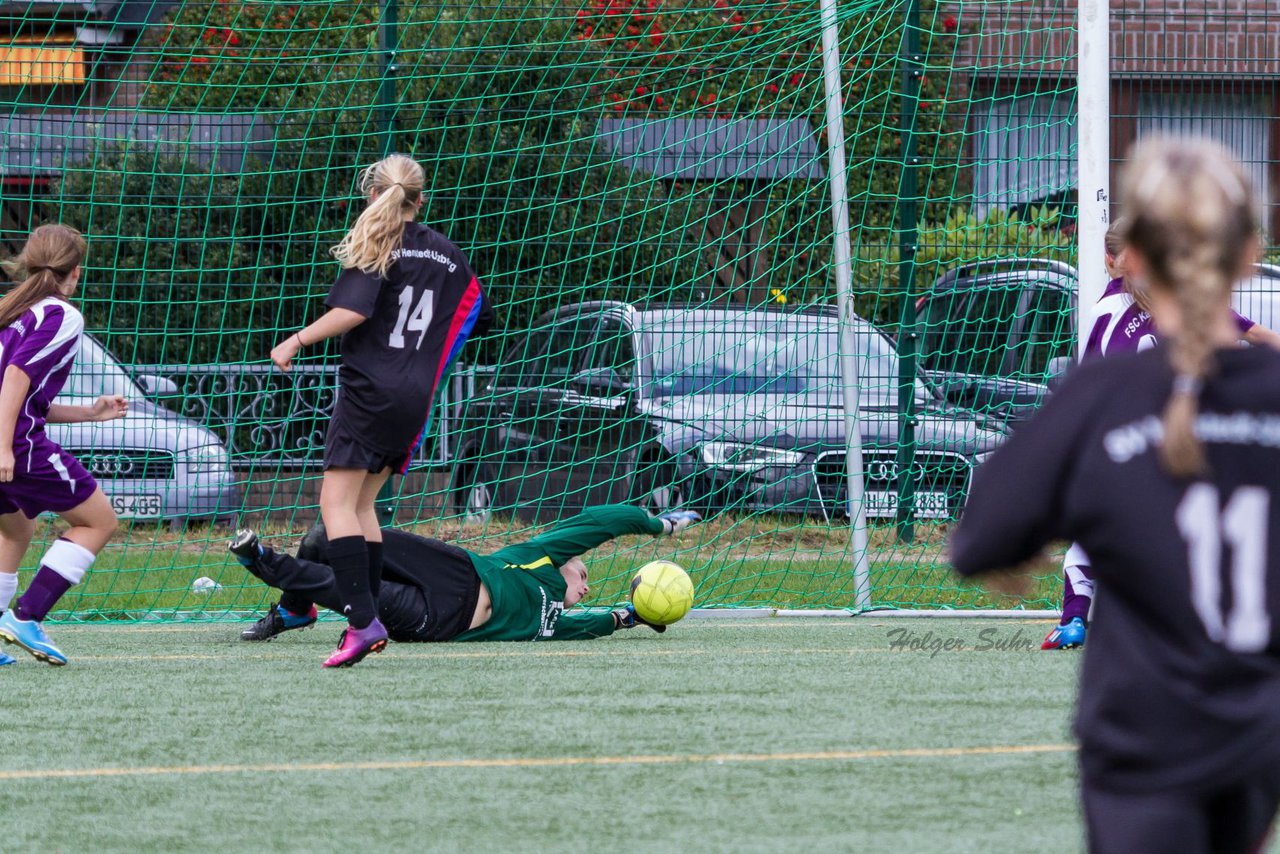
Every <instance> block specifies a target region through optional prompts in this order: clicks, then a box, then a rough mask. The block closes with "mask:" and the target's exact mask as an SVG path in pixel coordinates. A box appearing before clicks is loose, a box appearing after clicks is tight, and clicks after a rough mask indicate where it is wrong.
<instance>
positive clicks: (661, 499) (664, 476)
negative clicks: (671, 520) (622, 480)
mask: <svg viewBox="0 0 1280 854" xmlns="http://www.w3.org/2000/svg"><path fill="white" fill-rule="evenodd" d="M685 499H686V496H685V493H684V487H683V486H682V485H681V484H680V479H679V477H677V476H676V468H675V465H674V464H672V463H671V462H669V461H657V460H647V461H644V462H641V463H640V465H639V466H638V467H637V469H636V474H635V479H634V480H633V481H632V486H631V500H632V503H635V504H639V505H640V506H641V507H643V508H644V509H645V510H648V511H649V512H650V513H653V514H655V515H656V514H658V513H665V512H666V511H668V510H677V509H679V508H680V507H683V506H684V503H685Z"/></svg>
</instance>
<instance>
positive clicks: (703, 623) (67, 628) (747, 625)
mask: <svg viewBox="0 0 1280 854" xmlns="http://www.w3.org/2000/svg"><path fill="white" fill-rule="evenodd" d="M921 619H924V618H921ZM873 620H875V617H873V616H870V615H868V616H864V617H862V618H860V619H859V620H857V621H855V620H853V619H852V618H850V619H848V620H845V619H840V618H833V619H830V620H806V621H804V622H800V621H798V620H796V619H791V618H788V617H764V618H758V619H743V618H740V617H739V618H736V619H732V618H729V617H725V618H724V619H717V618H715V617H704V618H701V619H698V620H696V621H694V622H691V623H689V624H688V625H685V624H683V623H682V624H681V625H680V627H679V628H678V629H677V631H691V630H695V629H708V628H724V627H725V626H732V627H733V628H735V629H794V628H798V627H800V626H803V627H804V629H805V630H806V631H811V630H814V629H829V628H839V629H848V628H850V627H851V626H858V628H859V629H860V630H864V631H865V630H866V629H879V628H896V627H900V626H901V625H902V622H901V620H900V619H899V620H894V621H893V622H872V621H873ZM991 622H992V623H996V624H998V625H1001V626H1015V625H1035V626H1040V625H1045V624H1046V623H1047V622H1051V621H1049V620H1047V619H1046V618H1042V617H1028V618H1025V619H1022V618H1015V619H1002V620H995V619H993V620H992V621H991ZM933 624H936V621H934V623H933ZM240 625H243V624H242V623H238V622H226V623H213V622H209V623H171V624H166V625H145V626H139V625H127V624H126V625H121V624H119V623H99V624H96V625H95V624H89V623H63V624H61V625H57V626H56V630H57V631H58V632H59V633H66V632H70V633H74V632H78V631H85V632H112V633H115V632H120V633H123V634H129V633H144V634H145V633H156V634H160V633H164V632H175V633H184V632H185V633H191V634H196V633H202V632H209V631H212V630H218V629H225V630H226V631H228V632H233V631H234V630H235V628H236V627H237V626H240ZM964 625H973V623H965V624H964ZM330 626H331V627H333V628H335V629H337V628H341V627H342V622H341V621H340V620H327V621H323V622H321V623H319V624H317V627H318V628H322V629H323V628H325V627H330Z"/></svg>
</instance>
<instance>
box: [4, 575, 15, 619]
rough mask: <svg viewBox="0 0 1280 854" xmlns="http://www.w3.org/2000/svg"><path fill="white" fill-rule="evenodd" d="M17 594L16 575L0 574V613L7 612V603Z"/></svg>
mask: <svg viewBox="0 0 1280 854" xmlns="http://www.w3.org/2000/svg"><path fill="white" fill-rule="evenodd" d="M17 592H18V573H16V572H13V573H9V572H0V611H7V610H9V603H10V602H12V601H13V594H15V593H17Z"/></svg>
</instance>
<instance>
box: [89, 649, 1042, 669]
mask: <svg viewBox="0 0 1280 854" xmlns="http://www.w3.org/2000/svg"><path fill="white" fill-rule="evenodd" d="M411 646H416V645H411ZM295 648H296V649H302V648H303V647H300V646H299V647H295ZM307 649H310V647H307ZM968 652H972V653H978V654H987V653H1009V652H1015V653H1017V652H1020V650H1007V649H1000V648H997V647H992V648H990V649H975V648H972V647H971V648H968V649H964V650H957V651H952V652H948V653H947V654H948V655H956V654H958V653H968ZM867 653H892V654H894V655H925V656H929V657H931V658H933V657H936V653H935V652H934V651H933V650H932V649H895V648H890V647H852V646H850V647H826V648H824V647H812V648H786V649H768V648H765V649H744V648H736V649H735V648H725V649H719V648H717V649H700V648H697V647H678V648H675V649H633V650H616V649H615V650H604V649H598V650H586V649H582V650H569V649H566V650H530V649H527V648H523V649H508V650H477V651H474V652H462V651H458V652H454V651H446V650H442V649H440V648H439V647H438V646H437V647H436V648H434V649H425V650H424V649H422V648H421V646H419V647H418V649H412V648H411V649H405V648H404V645H401V646H394V647H392V648H391V651H390V652H389V653H388V654H387V655H385V656H383V657H382V658H380V659H378V661H383V662H385V661H388V660H394V659H405V658H412V659H424V660H430V661H437V660H440V659H450V658H464V659H465V658H470V659H474V658H670V657H694V656H703V655H727V656H734V655H764V656H779V657H781V656H791V655H844V656H853V655H865V654H867ZM273 659H274V660H279V661H286V660H289V659H288V658H287V657H285V656H281V655H271V654H268V653H255V654H252V655H245V654H244V653H237V652H230V651H228V652H226V653H224V654H221V655H215V654H213V653H207V652H193V653H160V654H156V655H152V654H145V653H137V654H128V655H74V656H72V663H73V664H74V663H75V662H78V661H131V662H145V661H270V660H273Z"/></svg>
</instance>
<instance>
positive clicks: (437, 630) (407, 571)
mask: <svg viewBox="0 0 1280 854" xmlns="http://www.w3.org/2000/svg"><path fill="white" fill-rule="evenodd" d="M328 545H329V543H328V540H327V538H326V537H325V535H324V530H323V528H321V527H319V526H317V527H316V528H313V529H312V530H311V531H309V532H308V533H307V535H306V536H305V537H303V540H302V544H301V545H300V546H299V548H298V556H297V557H291V556H289V555H287V554H279V553H277V552H274V551H272V550H271V549H264V550H263V556H262V559H261V560H259V561H257V562H256V563H255V565H254V566H251V567H249V571H250V572H251V573H253V574H254V575H256V576H257V577H258V578H260V579H262V580H263V581H264V582H266V583H267V584H269V585H271V586H272V587H275V588H277V589H278V590H280V591H281V592H282V594H283V595H282V596H281V597H280V604H281V605H282V606H284V607H285V608H287V609H288V610H290V611H292V612H294V613H305V612H306V611H307V610H308V609H309V608H310V605H311V604H312V603H314V604H316V605H319V606H320V607H322V608H328V609H329V610H331V611H336V612H338V613H342V599H341V598H340V597H339V595H338V588H337V582H336V579H335V576H334V574H333V569H332V567H330V566H329V565H328V564H327V563H326V562H325V559H326V557H327V550H328ZM382 547H383V568H382V587H381V590H380V591H379V593H378V601H377V603H376V604H377V611H378V619H379V620H380V621H381V622H382V625H384V626H385V627H386V629H387V633H388V634H389V635H390V636H391V639H392V640H395V641H411V642H412V641H418V642H432V641H447V640H452V639H453V638H455V637H457V636H458V635H460V634H462V633H463V632H465V631H466V630H467V629H468V628H469V627H470V625H471V618H472V616H473V615H474V614H475V610H476V603H477V601H478V600H479V596H480V576H479V575H477V574H476V571H475V567H474V566H473V565H472V563H471V560H470V557H469V555H468V554H467V552H465V551H463V550H462V549H459V548H457V547H456V546H452V545H449V544H447V543H442V542H440V541H439V540H430V539H427V538H425V537H419V536H417V535H414V534H407V533H405V532H403V531H396V530H387V531H384V532H383V541H382Z"/></svg>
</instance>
